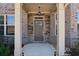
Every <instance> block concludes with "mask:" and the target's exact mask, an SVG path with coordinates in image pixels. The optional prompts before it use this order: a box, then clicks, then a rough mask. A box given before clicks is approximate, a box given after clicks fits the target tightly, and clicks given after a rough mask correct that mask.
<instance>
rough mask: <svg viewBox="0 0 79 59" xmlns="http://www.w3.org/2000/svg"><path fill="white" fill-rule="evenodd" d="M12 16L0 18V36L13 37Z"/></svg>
mask: <svg viewBox="0 0 79 59" xmlns="http://www.w3.org/2000/svg"><path fill="white" fill-rule="evenodd" d="M14 22H15V21H14V15H1V16H0V35H14Z"/></svg>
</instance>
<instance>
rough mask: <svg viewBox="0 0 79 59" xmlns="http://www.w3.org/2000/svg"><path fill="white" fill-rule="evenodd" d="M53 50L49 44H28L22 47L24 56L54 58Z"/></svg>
mask: <svg viewBox="0 0 79 59" xmlns="http://www.w3.org/2000/svg"><path fill="white" fill-rule="evenodd" d="M54 52H55V48H54V47H53V46H52V45H51V44H49V43H30V44H27V45H24V47H23V53H24V56H54Z"/></svg>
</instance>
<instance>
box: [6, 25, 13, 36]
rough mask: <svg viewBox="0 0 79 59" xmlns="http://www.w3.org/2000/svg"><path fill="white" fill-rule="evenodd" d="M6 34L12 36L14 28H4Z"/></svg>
mask: <svg viewBox="0 0 79 59" xmlns="http://www.w3.org/2000/svg"><path fill="white" fill-rule="evenodd" d="M6 34H7V35H14V26H7V27H6Z"/></svg>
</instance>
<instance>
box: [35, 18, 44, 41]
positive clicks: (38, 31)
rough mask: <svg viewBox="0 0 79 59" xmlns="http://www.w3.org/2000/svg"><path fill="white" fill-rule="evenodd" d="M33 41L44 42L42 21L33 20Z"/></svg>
mask: <svg viewBox="0 0 79 59" xmlns="http://www.w3.org/2000/svg"><path fill="white" fill-rule="evenodd" d="M34 41H44V21H43V20H42V19H36V20H34Z"/></svg>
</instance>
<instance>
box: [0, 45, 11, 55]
mask: <svg viewBox="0 0 79 59" xmlns="http://www.w3.org/2000/svg"><path fill="white" fill-rule="evenodd" d="M9 55H10V48H9V47H7V46H5V45H4V44H0V56H9Z"/></svg>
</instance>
